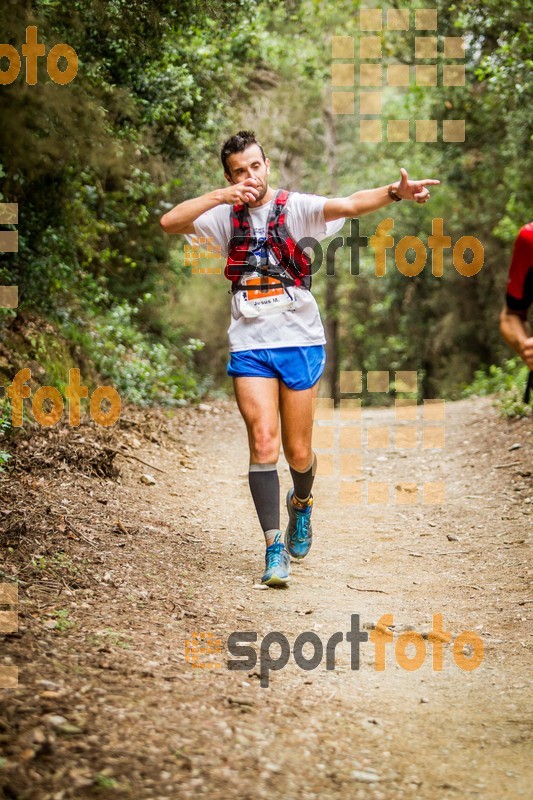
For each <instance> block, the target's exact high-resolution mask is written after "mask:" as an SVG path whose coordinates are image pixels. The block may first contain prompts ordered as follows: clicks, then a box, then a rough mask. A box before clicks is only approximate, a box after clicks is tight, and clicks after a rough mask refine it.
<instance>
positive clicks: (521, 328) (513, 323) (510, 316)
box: [500, 306, 533, 369]
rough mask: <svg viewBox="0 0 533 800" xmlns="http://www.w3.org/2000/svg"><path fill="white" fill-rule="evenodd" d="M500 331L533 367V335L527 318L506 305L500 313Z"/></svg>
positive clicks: (529, 365) (531, 367) (530, 366)
mask: <svg viewBox="0 0 533 800" xmlns="http://www.w3.org/2000/svg"><path fill="white" fill-rule="evenodd" d="M500 332H501V335H502V336H503V338H504V339H505V341H506V342H507V344H508V345H509V346H510V347H512V348H513V350H515V351H516V352H517V353H518V355H519V356H520V358H521V359H522V360H523V361H525V363H526V364H527V365H528V367H529V369H533V337H532V336H531V328H530V325H529V323H528V322H527V320H526V319H523V318H522V317H521V316H520V314H519V313H518V312H517V311H512V310H511V309H510V308H508V307H507V306H504V307H503V309H502V311H501V313H500Z"/></svg>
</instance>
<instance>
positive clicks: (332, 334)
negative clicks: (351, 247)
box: [323, 108, 340, 406]
mask: <svg viewBox="0 0 533 800" xmlns="http://www.w3.org/2000/svg"><path fill="white" fill-rule="evenodd" d="M323 118H324V126H325V144H326V162H327V165H328V172H329V176H330V184H329V195H330V197H336V196H337V194H338V189H337V179H336V174H337V169H336V168H337V155H336V144H337V136H336V130H335V118H334V117H333V114H332V113H331V111H329V109H327V108H324V110H323ZM334 268H335V256H334V254H333V253H330V257H329V258H327V257H326V277H325V280H326V292H325V309H324V329H325V332H326V340H327V344H326V368H325V370H324V378H323V381H324V386H325V387H326V390H327V394H326V396H327V397H332V398H333V402H334V405H335V406H338V405H339V400H340V390H339V330H338V292H337V276H336V275H335V274H334V272H333V270H334Z"/></svg>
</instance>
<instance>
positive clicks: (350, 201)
mask: <svg viewBox="0 0 533 800" xmlns="http://www.w3.org/2000/svg"><path fill="white" fill-rule="evenodd" d="M400 174H401V176H402V177H401V179H400V180H399V181H396V183H390V184H388V185H387V186H380V187H379V188H377V189H363V190H362V191H360V192H355V193H354V194H352V195H350V196H349V197H335V198H332V199H331V200H328V201H327V202H326V203H325V204H324V218H325V220H326V222H332V221H333V220H335V219H341V218H342V217H360V216H361V215H362V214H369V213H370V212H371V211H377V210H378V209H379V208H383V207H384V206H388V205H389V203H394V202H395V201H394V197H391V193H393V194H396V197H397V198H398V199H400V200H414V201H415V202H417V203H425V202H426V201H427V200H429V198H430V194H429V189H427V188H426V187H427V186H436V185H438V184H439V183H440V181H437V180H433V179H430V178H425V179H424V180H422V181H410V180H409V178H408V175H407V171H406V170H405V169H403V168H402V169H400Z"/></svg>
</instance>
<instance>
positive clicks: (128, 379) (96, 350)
mask: <svg viewBox="0 0 533 800" xmlns="http://www.w3.org/2000/svg"><path fill="white" fill-rule="evenodd" d="M145 299H148V298H145ZM138 313H139V308H138V306H131V305H130V304H129V303H128V301H126V300H124V301H123V302H122V303H119V304H117V305H115V306H113V307H112V308H110V309H109V311H108V312H106V313H105V314H100V315H95V316H94V317H93V318H92V319H89V320H88V321H83V322H82V321H81V320H78V321H77V322H76V323H75V322H71V323H70V324H68V325H65V328H64V330H65V331H66V333H67V334H68V337H69V339H70V341H71V342H72V343H73V344H74V345H77V346H79V347H81V349H82V351H83V352H84V353H85V354H86V355H87V357H88V358H89V359H90V361H91V363H92V364H93V366H94V367H95V369H96V371H97V372H98V374H99V375H100V376H101V377H102V379H103V380H106V381H107V382H108V383H110V384H111V385H113V386H114V387H115V389H116V390H117V391H118V392H119V394H120V395H121V398H122V399H123V400H127V401H128V402H130V403H136V404H139V405H150V404H153V403H163V404H168V405H182V404H183V403H184V402H186V401H187V399H190V398H198V397H199V396H201V394H202V386H201V384H200V383H199V382H198V381H197V380H196V379H195V377H194V375H193V364H192V358H193V354H194V353H195V352H196V351H197V350H200V349H201V348H202V347H203V342H202V341H200V340H199V339H193V338H189V339H188V341H187V343H186V344H184V345H183V346H182V347H181V348H179V351H177V352H174V353H173V352H172V350H171V348H169V346H168V344H167V343H165V342H164V341H157V340H156V339H155V338H154V337H150V336H148V335H147V334H145V333H143V332H142V331H141V330H139V328H138V326H137V325H136V324H135V317H136V315H137V314H138Z"/></svg>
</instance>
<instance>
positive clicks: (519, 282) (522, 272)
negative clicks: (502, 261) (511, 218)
mask: <svg viewBox="0 0 533 800" xmlns="http://www.w3.org/2000/svg"><path fill="white" fill-rule="evenodd" d="M532 304H533V222H528V223H527V225H524V227H523V228H521V229H520V231H519V233H518V236H517V237H516V240H515V243H514V249H513V257H512V259H511V266H510V267H509V278H508V281H507V292H506V295H505V306H504V307H503V309H502V311H501V314H500V332H501V334H502V336H503V338H504V339H505V341H506V342H507V344H508V345H510V346H511V347H512V348H513V350H515V351H516V352H517V353H518V355H519V356H520V358H521V359H522V360H523V361H524V363H526V364H527V366H528V367H529V369H530V373H529V379H528V383H527V388H526V393H525V396H524V401H525V402H526V403H529V399H530V396H531V392H532V391H533V336H532V335H531V325H530V324H529V322H528V319H527V317H528V311H529V308H530V307H531V305H532Z"/></svg>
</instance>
